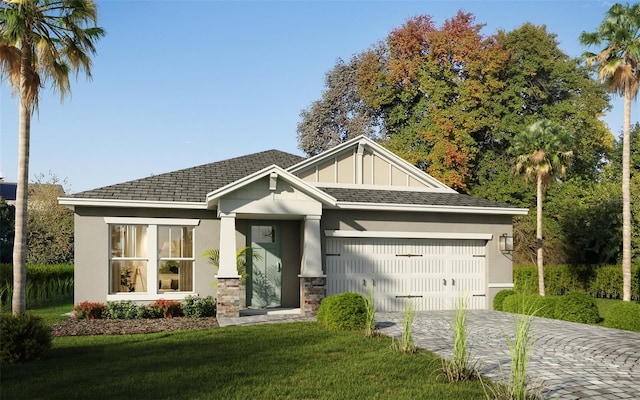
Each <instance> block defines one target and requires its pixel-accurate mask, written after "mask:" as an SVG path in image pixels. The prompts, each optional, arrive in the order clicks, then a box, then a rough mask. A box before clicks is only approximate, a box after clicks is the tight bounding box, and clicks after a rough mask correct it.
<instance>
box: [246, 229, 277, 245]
mask: <svg viewBox="0 0 640 400" xmlns="http://www.w3.org/2000/svg"><path fill="white" fill-rule="evenodd" d="M251 241H252V242H254V243H275V241H276V227H275V226H273V225H254V226H252V227H251Z"/></svg>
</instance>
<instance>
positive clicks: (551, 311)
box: [502, 293, 558, 318]
mask: <svg viewBox="0 0 640 400" xmlns="http://www.w3.org/2000/svg"><path fill="white" fill-rule="evenodd" d="M557 301H558V298H557V297H555V296H544V297H543V296H540V295H538V294H526V293H516V294H514V295H511V296H508V297H507V298H505V299H504V301H503V303H502V311H506V312H510V313H516V314H529V315H535V316H536V317H544V318H554V317H555V308H556V303H557Z"/></svg>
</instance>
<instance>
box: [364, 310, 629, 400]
mask: <svg viewBox="0 0 640 400" xmlns="http://www.w3.org/2000/svg"><path fill="white" fill-rule="evenodd" d="M515 317H516V316H515V315H514V314H509V313H503V312H497V311H470V312H469V315H468V318H467V324H468V325H467V326H468V333H469V345H470V351H471V358H472V359H473V360H476V361H478V365H479V367H480V371H481V373H482V374H483V375H485V376H488V377H490V378H492V379H494V380H498V381H499V380H503V379H505V378H506V377H508V374H509V365H510V357H509V349H508V347H507V343H506V340H505V335H513V332H514V331H515ZM402 319H403V314H402V313H378V314H377V315H376V321H378V326H379V328H380V330H381V332H382V333H384V334H386V335H389V336H394V337H400V336H401V334H402ZM452 321H453V312H452V311H430V312H419V313H418V314H417V315H416V319H415V321H414V325H413V336H414V343H415V344H416V346H418V347H421V348H424V349H428V350H431V351H433V352H434V353H437V354H438V355H440V356H442V357H445V358H450V357H451V354H452V348H453V333H452V329H451V326H452ZM533 332H534V337H535V345H534V350H533V354H532V357H531V361H530V363H529V370H528V371H529V376H530V377H531V379H532V380H533V381H534V382H537V383H538V385H540V384H541V385H542V391H543V392H542V393H543V395H544V396H545V397H548V398H552V399H640V333H635V332H627V331H620V330H616V329H608V328H602V327H598V326H591V325H584V324H576V323H571V322H565V321H557V320H552V319H546V318H535V319H534V322H533ZM507 379H508V378H507Z"/></svg>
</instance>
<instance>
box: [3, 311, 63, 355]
mask: <svg viewBox="0 0 640 400" xmlns="http://www.w3.org/2000/svg"><path fill="white" fill-rule="evenodd" d="M49 349H51V327H50V326H48V325H46V324H45V323H44V321H43V320H42V318H40V317H36V316H34V315H31V314H21V315H19V316H13V315H11V314H10V313H3V314H0V364H5V363H16V362H25V361H31V360H37V359H39V358H42V356H43V355H44V354H45V353H46V352H47V351H49Z"/></svg>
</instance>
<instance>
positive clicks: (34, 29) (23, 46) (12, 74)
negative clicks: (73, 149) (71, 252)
mask: <svg viewBox="0 0 640 400" xmlns="http://www.w3.org/2000/svg"><path fill="white" fill-rule="evenodd" d="M96 23H97V7H96V5H95V3H94V2H92V1H88V0H11V1H2V2H1V3H0V67H1V75H2V76H3V77H4V78H5V79H6V80H7V81H8V82H9V84H10V85H11V86H12V87H13V89H14V92H16V93H17V94H18V97H19V99H20V105H19V116H18V149H19V150H18V177H17V193H16V225H15V239H14V248H13V279H14V285H13V302H12V304H13V313H14V314H15V315H19V314H24V312H25V288H26V269H25V262H26V248H25V245H26V241H27V230H26V228H27V198H28V191H27V185H28V179H29V140H30V133H31V125H30V123H31V114H32V113H33V112H34V111H35V110H36V109H37V107H38V99H39V91H40V88H41V87H42V86H43V85H44V84H45V83H46V82H48V81H50V82H51V84H52V86H53V88H54V89H55V90H57V91H59V93H60V96H61V99H62V98H64V96H65V95H66V94H68V93H69V92H70V90H71V89H70V83H69V73H70V72H73V73H76V74H77V73H79V72H84V73H85V74H86V76H87V77H88V78H90V77H91V58H90V56H91V55H93V54H95V51H96V49H95V43H96V42H97V40H98V39H99V38H100V37H102V36H103V35H104V30H103V29H102V28H99V27H97V26H96Z"/></svg>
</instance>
